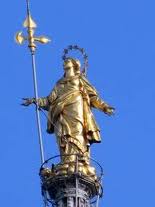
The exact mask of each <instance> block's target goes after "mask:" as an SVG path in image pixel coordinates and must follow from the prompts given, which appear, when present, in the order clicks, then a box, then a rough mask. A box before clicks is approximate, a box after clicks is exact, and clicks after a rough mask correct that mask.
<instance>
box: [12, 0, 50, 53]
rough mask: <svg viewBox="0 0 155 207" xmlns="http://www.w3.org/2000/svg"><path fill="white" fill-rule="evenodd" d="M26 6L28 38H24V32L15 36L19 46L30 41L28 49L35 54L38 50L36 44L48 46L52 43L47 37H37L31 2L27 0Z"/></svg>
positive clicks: (25, 25)
mask: <svg viewBox="0 0 155 207" xmlns="http://www.w3.org/2000/svg"><path fill="white" fill-rule="evenodd" d="M26 6H27V17H26V20H25V21H24V23H23V26H24V27H25V28H27V33H28V36H23V35H22V32H21V31H20V32H17V34H16V36H15V40H16V42H17V43H18V44H23V43H24V41H26V40H27V41H28V47H29V48H30V50H31V52H33V53H34V52H35V50H36V43H35V42H40V43H42V44H46V43H48V42H50V39H49V38H47V37H45V36H40V37H35V36H34V32H35V28H36V27H37V24H36V23H35V21H34V20H33V19H32V17H31V13H30V2H29V0H26Z"/></svg>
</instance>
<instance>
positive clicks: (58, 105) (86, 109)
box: [24, 58, 114, 176]
mask: <svg viewBox="0 0 155 207" xmlns="http://www.w3.org/2000/svg"><path fill="white" fill-rule="evenodd" d="M63 66H64V76H63V77H62V78H61V79H60V80H58V82H57V83H56V85H55V87H54V89H53V90H52V91H51V93H50V94H49V95H48V96H47V97H44V98H39V99H38V100H37V102H38V105H39V107H41V108H42V109H44V110H47V111H48V123H47V132H48V133H51V134H52V133H55V135H56V137H57V143H58V146H59V150H60V155H61V163H60V164H59V165H58V166H57V167H56V168H57V173H58V174H61V173H64V174H65V173H73V172H74V171H75V161H76V155H79V169H80V170H81V172H82V173H84V174H87V175H90V176H94V175H95V169H94V168H92V167H91V166H90V164H89V157H90V145H91V144H93V143H100V142H101V138H100V130H99V127H98V126H97V124H96V122H95V119H94V116H93V114H92V111H91V108H92V107H94V108H96V109H99V110H101V111H103V112H104V113H106V114H108V115H112V114H113V112H114V108H113V107H111V106H109V105H108V104H107V103H105V102H104V101H103V100H101V99H100V98H99V95H98V93H97V91H96V90H95V88H94V87H93V86H92V85H91V84H90V83H89V82H88V80H87V79H86V78H85V76H84V75H82V73H81V71H80V67H81V66H80V62H79V60H77V59H73V58H67V59H65V61H64V65H63ZM32 103H36V100H35V99H34V98H32V99H25V102H24V105H25V106H28V105H30V104H32Z"/></svg>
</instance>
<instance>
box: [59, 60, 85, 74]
mask: <svg viewBox="0 0 155 207" xmlns="http://www.w3.org/2000/svg"><path fill="white" fill-rule="evenodd" d="M63 67H64V70H65V71H66V70H71V69H73V70H74V73H75V75H77V74H80V67H81V64H80V61H79V60H77V59H74V58H67V59H66V60H65V61H64V64H63Z"/></svg>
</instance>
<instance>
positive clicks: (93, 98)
mask: <svg viewBox="0 0 155 207" xmlns="http://www.w3.org/2000/svg"><path fill="white" fill-rule="evenodd" d="M82 82H83V84H84V88H85V89H86V93H87V94H88V96H89V100H90V106H91V107H94V108H96V109H99V110H101V111H103V112H104V113H106V114H108V115H112V114H114V110H115V108H113V107H112V106H110V105H109V104H107V103H105V102H104V101H103V100H102V99H101V98H100V97H99V95H98V93H97V91H96V89H95V88H94V87H93V86H92V85H91V84H90V83H89V82H88V80H87V79H86V78H83V77H82Z"/></svg>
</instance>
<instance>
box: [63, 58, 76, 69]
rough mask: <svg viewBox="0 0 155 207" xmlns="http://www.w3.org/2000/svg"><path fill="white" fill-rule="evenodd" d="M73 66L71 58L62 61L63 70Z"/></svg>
mask: <svg viewBox="0 0 155 207" xmlns="http://www.w3.org/2000/svg"><path fill="white" fill-rule="evenodd" d="M73 67H74V65H73V63H72V61H71V60H66V61H65V62H64V70H69V69H71V68H73Z"/></svg>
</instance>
